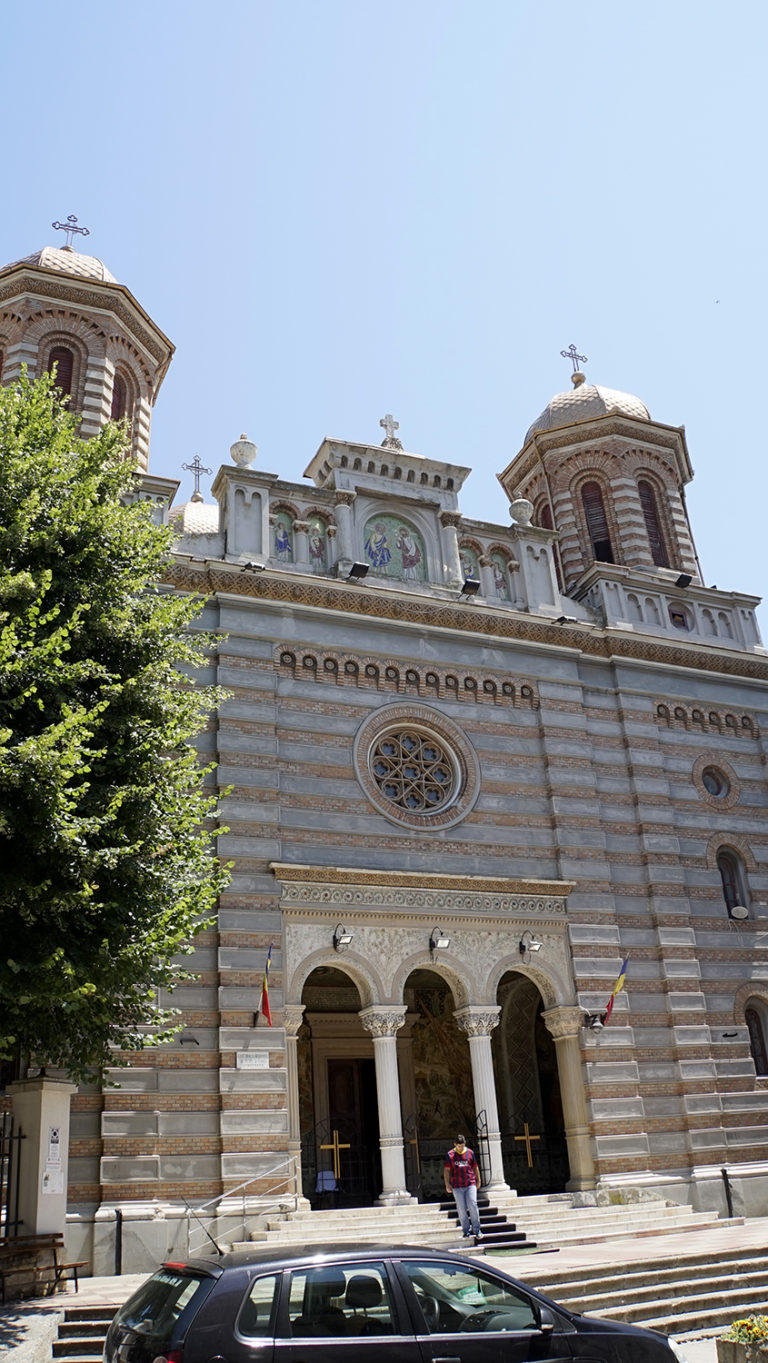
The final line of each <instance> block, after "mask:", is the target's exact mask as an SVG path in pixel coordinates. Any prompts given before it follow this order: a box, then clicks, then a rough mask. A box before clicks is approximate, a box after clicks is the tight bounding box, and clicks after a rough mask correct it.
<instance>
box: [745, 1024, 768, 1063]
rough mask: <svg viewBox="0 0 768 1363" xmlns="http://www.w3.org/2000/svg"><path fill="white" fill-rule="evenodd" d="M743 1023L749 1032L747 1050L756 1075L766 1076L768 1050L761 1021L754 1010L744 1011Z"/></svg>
mask: <svg viewBox="0 0 768 1363" xmlns="http://www.w3.org/2000/svg"><path fill="white" fill-rule="evenodd" d="M744 1021H745V1022H746V1024H747V1031H748V1032H749V1049H750V1051H751V1052H752V1059H753V1060H754V1062H755V1070H756V1071H757V1073H758V1074H768V1050H766V1046H765V1032H764V1031H763V1020H762V1018H761V1017H760V1014H759V1013H758V1011H757V1009H756V1008H750V1007H747V1008H745V1009H744Z"/></svg>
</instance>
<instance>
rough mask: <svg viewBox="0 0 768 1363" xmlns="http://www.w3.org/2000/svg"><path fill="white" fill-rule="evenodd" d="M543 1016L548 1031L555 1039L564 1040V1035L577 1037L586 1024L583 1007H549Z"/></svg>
mask: <svg viewBox="0 0 768 1363" xmlns="http://www.w3.org/2000/svg"><path fill="white" fill-rule="evenodd" d="M541 1016H542V1019H543V1021H544V1024H545V1026H546V1028H547V1031H548V1032H549V1034H550V1036H552V1037H553V1038H554V1040H555V1041H562V1039H563V1038H564V1037H577V1036H578V1035H579V1032H580V1031H581V1028H582V1026H583V1025H584V1009H583V1008H574V1007H568V1008H564V1007H560V1008H547V1010H546V1012H544V1013H542V1015H541Z"/></svg>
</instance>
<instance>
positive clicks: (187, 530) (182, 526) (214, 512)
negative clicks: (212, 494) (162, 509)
mask: <svg viewBox="0 0 768 1363" xmlns="http://www.w3.org/2000/svg"><path fill="white" fill-rule="evenodd" d="M169 519H170V521H171V523H172V524H173V525H174V526H175V528H176V529H177V530H180V531H181V533H182V534H183V535H217V534H218V532H219V504H218V502H214V504H213V505H212V506H211V505H210V504H208V503H206V502H204V501H203V499H202V497H200V498H199V500H198V499H196V498H195V496H194V495H193V496H192V497H191V499H190V500H189V501H188V502H182V503H181V505H180V506H175V507H173V509H172V511H171V513H170V517H169Z"/></svg>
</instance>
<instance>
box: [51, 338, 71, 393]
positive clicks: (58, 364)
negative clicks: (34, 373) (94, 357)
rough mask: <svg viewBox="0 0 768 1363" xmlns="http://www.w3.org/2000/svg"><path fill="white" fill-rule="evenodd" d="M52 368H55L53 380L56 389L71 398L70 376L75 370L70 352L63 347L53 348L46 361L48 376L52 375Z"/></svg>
mask: <svg viewBox="0 0 768 1363" xmlns="http://www.w3.org/2000/svg"><path fill="white" fill-rule="evenodd" d="M54 366H55V368H56V374H55V378H54V382H55V384H56V387H57V388H58V389H59V390H60V391H61V392H62V393H67V394H68V395H69V396H71V395H72V375H73V373H74V368H75V357H74V355H73V354H72V351H71V350H68V349H67V347H66V346H65V345H57V346H54V347H53V350H52V351H51V354H50V357H49V360H48V372H49V374H52V373H53V370H54Z"/></svg>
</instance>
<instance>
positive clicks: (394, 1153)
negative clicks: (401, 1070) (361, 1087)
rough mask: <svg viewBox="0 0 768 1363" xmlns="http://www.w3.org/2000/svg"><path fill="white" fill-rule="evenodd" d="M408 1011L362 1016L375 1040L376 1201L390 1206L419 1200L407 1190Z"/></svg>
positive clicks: (375, 1009) (395, 1008) (399, 1008)
mask: <svg viewBox="0 0 768 1363" xmlns="http://www.w3.org/2000/svg"><path fill="white" fill-rule="evenodd" d="M405 1011H406V1010H405V1005H404V1004H402V1003H400V1004H393V1005H389V1006H387V1007H382V1006H381V1005H379V1004H374V1005H372V1006H371V1007H370V1008H363V1009H362V1011H361V1012H360V1013H358V1017H359V1018H360V1021H361V1022H362V1024H363V1026H364V1028H365V1030H366V1031H367V1032H370V1034H371V1036H372V1037H373V1058H374V1061H375V1064H376V1097H377V1100H378V1105H379V1147H380V1150H381V1185H382V1186H381V1194H380V1196H379V1197H378V1198H377V1199H376V1201H377V1202H379V1203H384V1204H387V1205H391V1204H393V1203H399V1202H415V1200H416V1199H415V1198H413V1197H411V1194H410V1193H409V1192H408V1190H407V1188H406V1186H405V1158H404V1155H403V1121H402V1116H401V1113H400V1085H399V1083H398V1075H397V1033H398V1031H399V1029H400V1028H401V1027H402V1025H403V1023H404V1022H405Z"/></svg>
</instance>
